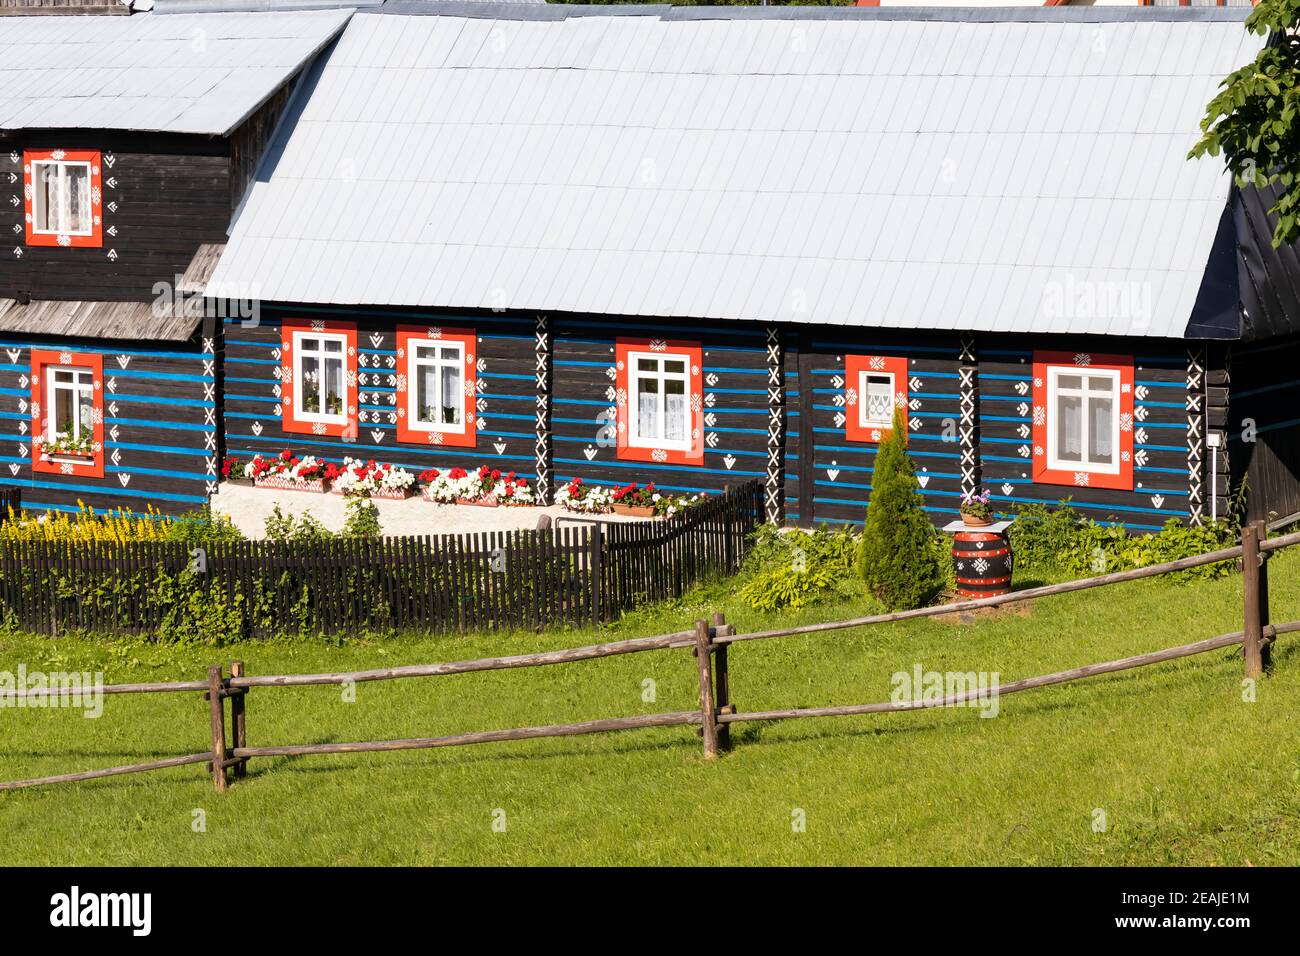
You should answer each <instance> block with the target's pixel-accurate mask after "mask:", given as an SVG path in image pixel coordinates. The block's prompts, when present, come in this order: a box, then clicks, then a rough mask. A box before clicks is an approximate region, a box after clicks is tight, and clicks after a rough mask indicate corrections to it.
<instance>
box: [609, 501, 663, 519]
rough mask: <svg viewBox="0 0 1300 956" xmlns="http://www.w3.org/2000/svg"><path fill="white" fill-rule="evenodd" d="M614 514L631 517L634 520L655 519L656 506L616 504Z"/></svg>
mask: <svg viewBox="0 0 1300 956" xmlns="http://www.w3.org/2000/svg"><path fill="white" fill-rule="evenodd" d="M614 514H616V515H629V516H631V517H633V518H653V517H654V516H655V508H654V505H625V504H621V503H619V502H617V501H616V502H614Z"/></svg>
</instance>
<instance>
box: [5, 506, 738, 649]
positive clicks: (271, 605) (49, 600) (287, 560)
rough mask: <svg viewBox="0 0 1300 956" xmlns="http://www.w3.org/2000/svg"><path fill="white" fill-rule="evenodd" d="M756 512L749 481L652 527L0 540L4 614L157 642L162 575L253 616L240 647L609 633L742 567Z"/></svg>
mask: <svg viewBox="0 0 1300 956" xmlns="http://www.w3.org/2000/svg"><path fill="white" fill-rule="evenodd" d="M2 504H3V498H0V505H2ZM761 509H762V485H761V484H760V483H759V482H748V483H746V484H743V485H740V486H738V487H736V488H734V489H731V490H728V491H727V492H726V493H724V494H722V495H719V496H717V497H714V498H711V499H709V500H706V501H704V502H703V503H701V504H698V505H695V506H692V507H690V508H687V509H685V510H684V511H682V512H681V513H679V514H677V515H674V516H673V517H671V518H664V519H659V520H656V521H652V522H650V521H647V522H604V523H602V522H596V521H584V522H581V523H579V522H576V521H575V522H574V523H571V524H569V523H566V524H562V525H560V526H557V527H551V528H547V529H545V530H535V531H511V532H484V533H476V534H461V535H425V536H422V537H395V538H380V539H376V540H367V539H360V538H342V539H332V540H327V541H323V542H310V543H309V542H275V541H234V542H211V543H207V544H203V545H202V546H199V547H195V546H194V545H190V544H186V543H183V542H137V543H131V544H114V543H107V542H106V543H75V544H74V543H68V542H26V541H22V542H12V541H0V609H7V610H8V612H9V613H10V614H11V615H12V619H13V620H14V621H15V623H16V624H17V625H18V626H19V627H21V628H22V629H23V630H26V631H30V632H32V633H36V634H51V635H54V634H59V633H63V632H66V631H76V630H84V631H94V632H99V633H135V634H153V633H156V632H157V631H158V630H159V628H161V627H162V626H163V624H164V621H166V620H167V619H168V616H169V615H171V614H174V605H175V595H174V592H171V591H169V590H168V589H167V588H164V587H162V586H160V583H159V581H160V576H166V577H169V578H172V579H178V578H179V576H181V575H183V574H184V573H185V572H186V571H187V569H188V571H189V572H191V573H192V576H191V577H190V578H189V581H188V584H189V586H195V587H200V588H203V589H205V590H206V591H207V592H208V593H209V594H216V595H219V596H221V597H222V598H223V599H224V603H225V604H226V606H227V607H238V608H242V609H243V619H244V622H245V624H244V633H243V634H240V635H232V636H236V637H238V636H245V637H266V636H270V635H271V634H272V633H274V631H275V630H276V629H277V628H292V629H302V630H306V631H309V632H313V633H315V632H321V633H326V634H339V633H356V632H357V631H362V630H369V631H387V630H401V629H417V628H418V629H428V630H433V631H466V630H484V629H491V628H515V629H525V628H529V629H531V628H541V627H544V626H546V625H550V624H598V623H600V622H601V621H608V620H612V619H614V618H616V617H617V616H618V615H619V614H621V613H622V612H623V611H626V610H628V609H630V608H632V607H634V606H636V605H637V604H639V603H641V602H645V601H657V600H663V599H666V598H672V597H679V596H680V595H681V594H682V593H683V592H684V591H685V590H686V589H687V588H689V587H690V586H691V584H692V583H693V582H695V581H698V580H700V579H701V578H703V577H706V576H708V575H711V574H728V573H731V572H734V571H736V570H737V569H738V568H739V566H740V562H741V561H742V560H743V559H744V557H745V554H746V553H747V551H748V549H749V545H750V535H751V533H752V532H753V530H754V529H755V528H756V527H757V525H758V524H759V522H760V521H761V520H762V510H761Z"/></svg>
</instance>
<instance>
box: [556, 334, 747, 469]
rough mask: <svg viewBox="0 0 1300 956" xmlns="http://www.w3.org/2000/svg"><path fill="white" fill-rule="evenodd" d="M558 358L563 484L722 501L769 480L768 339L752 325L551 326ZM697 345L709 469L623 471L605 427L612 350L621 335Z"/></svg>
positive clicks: (634, 465) (640, 465)
mask: <svg viewBox="0 0 1300 956" xmlns="http://www.w3.org/2000/svg"><path fill="white" fill-rule="evenodd" d="M551 329H552V332H553V334H554V346H555V356H554V360H553V377H554V390H553V395H552V399H551V402H552V414H551V428H552V431H553V436H554V452H553V454H554V467H555V477H556V481H557V482H565V481H568V480H570V479H572V478H576V477H581V478H582V479H584V480H585V481H586V482H588V483H589V484H590V483H595V484H602V485H619V484H627V483H629V482H634V481H635V482H638V483H640V484H643V485H644V484H646V483H647V482H654V483H655V485H657V486H658V487H660V488H663V489H664V490H666V491H672V492H680V493H690V492H697V491H705V492H718V491H721V490H722V489H723V488H724V487H726V486H727V485H738V484H741V483H742V482H745V481H748V480H750V479H757V480H762V481H765V480H766V478H767V441H768V392H767V351H766V333H765V330H764V329H763V328H762V327H760V326H756V325H753V324H748V323H746V324H742V323H733V324H704V323H698V324H689V325H688V324H676V323H662V322H654V321H638V320H631V319H629V320H626V321H624V320H607V319H602V318H591V319H587V318H582V319H577V318H558V317H552V322H551ZM620 334H623V335H630V336H647V337H654V338H664V339H669V340H682V341H690V342H699V343H700V347H701V349H702V361H703V364H702V366H701V378H702V388H703V397H704V416H705V417H704V460H703V463H702V464H699V465H657V464H654V463H653V462H642V461H620V460H619V457H618V449H617V447H616V444H615V442H614V440H613V434H612V432H607V431H606V428H607V425H606V422H607V421H611V420H612V415H611V410H612V409H613V408H614V371H615V369H614V366H615V353H614V347H615V340H616V338H617V337H618V336H619V335H620Z"/></svg>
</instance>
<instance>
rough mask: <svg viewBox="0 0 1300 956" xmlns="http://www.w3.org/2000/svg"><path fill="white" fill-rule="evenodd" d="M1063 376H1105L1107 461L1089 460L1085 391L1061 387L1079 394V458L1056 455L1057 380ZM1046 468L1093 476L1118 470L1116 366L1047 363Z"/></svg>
mask: <svg viewBox="0 0 1300 956" xmlns="http://www.w3.org/2000/svg"><path fill="white" fill-rule="evenodd" d="M1063 375H1077V376H1080V377H1082V378H1085V379H1088V378H1105V379H1109V380H1110V383H1111V393H1110V398H1111V408H1112V409H1113V413H1112V420H1111V446H1110V447H1111V449H1112V451H1113V453H1112V455H1111V458H1112V459H1113V460H1112V461H1111V463H1110V464H1103V463H1101V462H1094V461H1089V460H1088V458H1087V455H1088V445H1089V437H1090V436H1089V429H1090V428H1091V427H1092V423H1091V416H1090V415H1089V414H1088V390H1087V388H1086V387H1084V388H1082V389H1065V392H1066V394H1067V395H1072V394H1078V395H1080V396H1081V397H1082V399H1083V401H1082V403H1081V410H1080V415H1081V417H1082V420H1083V421H1082V429H1083V430H1082V434H1081V435H1080V436H1079V450H1080V458H1081V460H1080V461H1065V460H1062V459H1061V458H1060V457H1059V456H1058V454H1057V448H1058V444H1059V439H1060V423H1059V422H1058V421H1057V417H1056V410H1057V407H1058V406H1057V396H1058V395H1059V394H1060V392H1061V387H1060V384H1059V381H1058V380H1059V379H1060V377H1061V376H1063ZM1046 414H1047V467H1048V468H1050V469H1052V470H1054V471H1076V472H1087V473H1089V474H1094V475H1118V474H1119V473H1120V454H1119V435H1120V428H1119V420H1120V374H1119V370H1118V369H1107V368H1089V367H1087V366H1077V365H1049V366H1048V367H1047V410H1046Z"/></svg>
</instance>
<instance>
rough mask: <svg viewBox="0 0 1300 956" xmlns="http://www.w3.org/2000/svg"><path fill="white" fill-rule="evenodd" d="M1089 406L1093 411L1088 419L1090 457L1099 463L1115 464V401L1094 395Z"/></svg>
mask: <svg viewBox="0 0 1300 956" xmlns="http://www.w3.org/2000/svg"><path fill="white" fill-rule="evenodd" d="M1088 407H1089V408H1090V409H1091V411H1092V417H1091V418H1090V419H1089V421H1088V459H1089V461H1092V462H1094V463H1096V464H1099V465H1110V464H1114V461H1115V459H1114V454H1115V449H1114V447H1113V444H1112V442H1111V433H1112V430H1113V429H1114V427H1115V421H1114V411H1115V408H1114V402H1113V401H1112V400H1111V399H1110V398H1109V397H1107V398H1098V397H1097V396H1095V395H1094V396H1093V397H1092V399H1091V401H1090V403H1089V406H1088Z"/></svg>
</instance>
